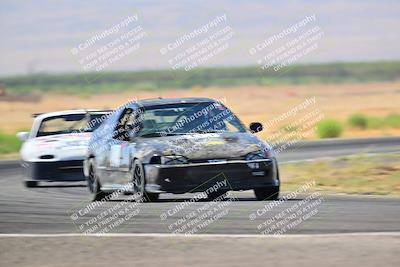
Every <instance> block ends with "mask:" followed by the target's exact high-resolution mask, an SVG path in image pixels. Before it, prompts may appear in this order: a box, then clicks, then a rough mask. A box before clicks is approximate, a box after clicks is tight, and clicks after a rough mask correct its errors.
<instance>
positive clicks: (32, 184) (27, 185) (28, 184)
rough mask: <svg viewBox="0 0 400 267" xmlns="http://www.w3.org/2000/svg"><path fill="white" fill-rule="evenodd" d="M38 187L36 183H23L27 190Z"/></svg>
mask: <svg viewBox="0 0 400 267" xmlns="http://www.w3.org/2000/svg"><path fill="white" fill-rule="evenodd" d="M38 185H39V182H38V181H25V186H26V187H27V188H33V187H38Z"/></svg>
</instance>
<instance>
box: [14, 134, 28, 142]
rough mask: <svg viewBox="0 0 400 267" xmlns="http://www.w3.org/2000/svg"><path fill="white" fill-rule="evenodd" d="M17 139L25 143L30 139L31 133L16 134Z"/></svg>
mask: <svg viewBox="0 0 400 267" xmlns="http://www.w3.org/2000/svg"><path fill="white" fill-rule="evenodd" d="M16 135H17V138H18V139H19V140H21V141H22V142H25V141H26V140H28V138H29V132H19V133H17V134H16Z"/></svg>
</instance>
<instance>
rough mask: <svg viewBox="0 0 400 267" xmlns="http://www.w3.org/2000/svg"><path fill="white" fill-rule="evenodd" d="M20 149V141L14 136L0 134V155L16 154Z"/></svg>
mask: <svg viewBox="0 0 400 267" xmlns="http://www.w3.org/2000/svg"><path fill="white" fill-rule="evenodd" d="M20 147H21V141H19V139H18V138H17V137H16V136H15V135H8V134H3V133H0V154H9V153H15V152H18V151H19V149H20Z"/></svg>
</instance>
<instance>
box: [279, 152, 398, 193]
mask: <svg viewBox="0 0 400 267" xmlns="http://www.w3.org/2000/svg"><path fill="white" fill-rule="evenodd" d="M280 172H281V179H282V189H283V190H284V191H293V190H296V189H297V188H298V187H299V186H301V185H303V184H305V183H307V182H310V181H311V180H314V181H315V188H314V189H315V190H317V191H323V192H336V193H347V194H367V195H396V196H400V154H393V155H379V156H372V157H367V156H362V155H359V156H356V157H344V158H341V159H336V160H332V161H323V160H321V161H314V162H302V163H296V164H282V165H281V168H280Z"/></svg>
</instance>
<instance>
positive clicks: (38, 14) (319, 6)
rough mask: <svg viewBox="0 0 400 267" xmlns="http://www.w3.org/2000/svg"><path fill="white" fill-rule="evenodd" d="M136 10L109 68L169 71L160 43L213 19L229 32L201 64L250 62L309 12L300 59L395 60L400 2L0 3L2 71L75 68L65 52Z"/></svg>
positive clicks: (10, 0)
mask: <svg viewBox="0 0 400 267" xmlns="http://www.w3.org/2000/svg"><path fill="white" fill-rule="evenodd" d="M133 14H137V15H138V17H139V20H138V21H137V22H136V23H137V24H140V25H141V26H142V27H143V29H144V31H145V32H146V34H147V36H146V38H144V39H143V41H142V42H141V48H140V49H139V50H138V51H137V53H134V54H130V55H128V56H126V57H125V58H123V59H122V60H120V61H118V62H116V63H115V64H113V65H112V66H110V67H109V70H138V69H156V68H167V67H168V59H167V58H166V57H163V56H162V55H161V54H160V52H159V51H160V48H162V47H165V46H166V45H167V44H168V43H171V42H172V41H174V40H176V39H177V38H179V37H180V36H182V35H183V34H184V33H187V32H190V31H193V30H194V29H196V28H199V27H200V26H202V25H204V24H205V23H207V22H208V21H210V20H212V19H213V18H215V17H217V16H221V15H223V14H226V17H227V21H226V25H229V26H230V27H231V28H232V29H233V30H234V32H235V36H234V37H233V38H232V39H231V41H230V46H229V49H227V50H226V51H225V52H223V53H221V54H219V55H217V56H215V57H214V58H212V60H210V61H207V65H213V66H220V65H223V66H236V65H250V64H252V65H254V64H256V59H255V58H254V57H252V56H251V55H250V54H249V49H250V48H251V47H254V46H255V45H256V44H257V43H259V42H262V41H263V40H265V39H266V38H268V36H271V35H273V34H276V33H279V32H280V31H282V30H284V29H285V28H287V27H289V26H291V25H292V24H294V23H296V22H298V21H300V20H302V19H304V17H305V16H310V15H313V14H315V15H316V21H315V25H318V26H319V27H320V28H321V29H322V30H323V32H324V36H323V38H321V40H320V42H319V47H318V49H317V50H315V51H314V52H313V53H310V54H309V55H306V56H304V57H302V58H301V59H299V62H331V61H370V60H399V59H400V49H399V47H400V46H399V44H400V34H399V33H400V30H399V29H400V1H396V0H393V1H390V0H376V1H368V0H359V1H349V0H345V1H344V0H331V1H322V0H314V1H312V0H310V1H306V0H303V1H265V0H264V1H244V0H243V1H215V0H213V1H211V0H203V1H171V0H169V1H161V0H154V1H149V0H146V1H99V0H98V1H83V0H68V1H61V0H57V1H54V0H36V1H18V0H0V30H1V33H2V38H1V42H0V53H1V54H0V55H1V61H0V75H1V76H4V75H11V74H25V73H31V72H47V73H50V72H80V71H82V66H81V65H79V63H78V62H77V58H76V57H74V56H73V55H72V54H71V49H72V48H73V47H76V46H77V45H79V44H80V43H82V42H85V41H86V40H87V39H89V38H90V37H92V36H93V35H94V34H96V33H100V32H102V31H104V30H106V29H108V28H110V27H111V26H113V25H115V24H118V23H119V22H121V21H122V20H123V19H124V18H127V17H128V16H130V15H133Z"/></svg>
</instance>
